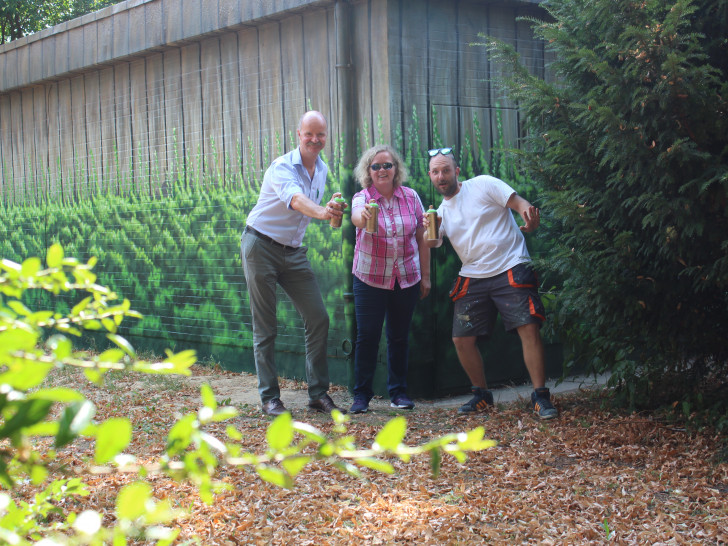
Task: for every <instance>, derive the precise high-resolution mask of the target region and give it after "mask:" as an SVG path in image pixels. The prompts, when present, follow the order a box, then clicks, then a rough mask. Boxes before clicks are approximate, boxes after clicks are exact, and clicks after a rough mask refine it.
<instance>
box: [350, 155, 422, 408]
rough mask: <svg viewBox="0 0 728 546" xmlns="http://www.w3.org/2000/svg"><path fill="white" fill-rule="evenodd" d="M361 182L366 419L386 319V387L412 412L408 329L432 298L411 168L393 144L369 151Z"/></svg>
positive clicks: (359, 283)
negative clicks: (409, 183) (370, 225)
mask: <svg viewBox="0 0 728 546" xmlns="http://www.w3.org/2000/svg"><path fill="white" fill-rule="evenodd" d="M354 175H355V176H356V178H357V180H358V181H359V183H360V184H361V186H362V188H363V189H362V190H361V191H360V192H358V193H357V194H355V195H354V197H353V198H352V210H351V221H352V223H353V224H354V225H355V226H356V246H355V248H354V267H353V270H352V272H353V274H354V306H355V309H356V325H357V337H356V352H355V364H354V370H355V385H354V403H353V405H352V406H351V410H350V411H351V413H364V412H366V411H367V410H368V409H369V401H370V400H371V398H372V397H373V396H374V392H373V390H372V383H373V380H374V371H375V369H376V365H377V353H378V351H379V340H380V338H381V335H382V325H383V324H384V321H385V318H386V323H387V326H386V333H387V372H388V373H387V388H388V390H389V398H390V400H391V406H392V407H393V408H400V409H412V408H414V407H415V405H414V403H413V402H412V401H411V400H410V399H409V397H408V396H407V364H408V357H409V328H410V323H411V322H412V315H413V313H414V310H415V305H416V304H417V300H418V299H421V298H424V297H426V296H427V294H429V292H430V251H429V248H428V247H427V246H426V245H425V244H424V233H425V229H424V227H423V226H422V215H423V213H424V211H425V209H424V207H423V206H422V201H420V198H419V196H418V195H417V192H415V191H414V190H413V189H411V188H408V187H406V186H403V185H402V184H403V183H404V182H405V180H407V168H406V167H405V165H404V163H403V162H402V159H401V158H400V156H399V154H398V153H397V152H396V150H394V148H392V147H391V146H388V145H380V146H374V147H373V148H370V149H369V150H367V151H366V152H364V154H363V155H362V157H361V158H360V160H359V164H358V165H357V167H356V169H355V171H354ZM372 200H373V201H375V202H376V204H377V205H378V207H379V214H378V224H377V229H376V231H375V232H374V233H369V232H367V231H366V229H365V227H366V224H367V220H368V219H369V218H371V217H372V213H371V211H370V207H369V205H368V203H370V202H371V201H372Z"/></svg>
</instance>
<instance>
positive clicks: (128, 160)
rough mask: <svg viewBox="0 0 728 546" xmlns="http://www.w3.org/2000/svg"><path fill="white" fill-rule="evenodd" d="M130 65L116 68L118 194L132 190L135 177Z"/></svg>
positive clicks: (115, 101)
mask: <svg viewBox="0 0 728 546" xmlns="http://www.w3.org/2000/svg"><path fill="white" fill-rule="evenodd" d="M129 84H130V81H129V63H120V64H117V65H115V66H114V110H115V112H116V146H117V149H116V164H117V169H118V170H117V179H116V183H117V184H118V186H117V188H116V192H118V193H124V192H128V191H130V190H131V187H132V177H133V175H134V165H133V154H132V124H131V90H130V85H129Z"/></svg>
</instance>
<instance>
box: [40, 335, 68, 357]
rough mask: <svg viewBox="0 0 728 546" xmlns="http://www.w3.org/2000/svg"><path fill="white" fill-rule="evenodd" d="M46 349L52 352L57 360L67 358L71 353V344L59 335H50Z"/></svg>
mask: <svg viewBox="0 0 728 546" xmlns="http://www.w3.org/2000/svg"><path fill="white" fill-rule="evenodd" d="M46 347H47V348H48V349H49V350H50V351H52V352H53V354H54V355H55V357H56V358H57V359H58V360H63V359H65V358H68V357H69V356H70V355H71V351H73V343H71V340H70V339H68V338H67V337H66V336H63V335H61V334H55V335H52V336H51V337H50V338H48V341H46Z"/></svg>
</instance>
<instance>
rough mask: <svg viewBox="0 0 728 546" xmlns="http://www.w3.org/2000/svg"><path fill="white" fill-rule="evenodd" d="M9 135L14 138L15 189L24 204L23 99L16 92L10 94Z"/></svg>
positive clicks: (25, 185)
mask: <svg viewBox="0 0 728 546" xmlns="http://www.w3.org/2000/svg"><path fill="white" fill-rule="evenodd" d="M10 134H11V135H13V137H14V138H13V140H12V154H13V167H14V169H13V173H14V176H15V180H16V181H17V182H16V187H17V189H18V194H19V195H20V202H25V201H26V199H27V197H26V195H27V190H28V185H27V180H26V177H27V175H26V168H25V150H24V147H25V139H24V138H23V97H22V95H21V94H20V93H18V92H13V93H10Z"/></svg>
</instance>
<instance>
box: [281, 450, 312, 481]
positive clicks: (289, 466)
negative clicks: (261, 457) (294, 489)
mask: <svg viewBox="0 0 728 546" xmlns="http://www.w3.org/2000/svg"><path fill="white" fill-rule="evenodd" d="M312 460H313V458H312V457H310V456H308V455H294V456H293V457H286V458H285V459H283V461H281V466H282V467H283V468H285V470H286V472H288V474H289V475H290V476H292V477H294V478H295V477H296V476H298V474H299V472H301V470H303V469H304V468H305V466H306V465H307V464H308V463H309V462H311V461H312Z"/></svg>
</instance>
